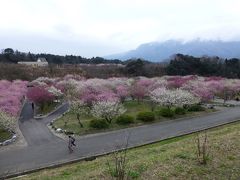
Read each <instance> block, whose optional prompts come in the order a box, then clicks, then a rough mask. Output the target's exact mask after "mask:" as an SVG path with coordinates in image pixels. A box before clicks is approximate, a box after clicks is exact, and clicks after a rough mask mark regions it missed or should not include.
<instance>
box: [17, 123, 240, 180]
mask: <svg viewBox="0 0 240 180" xmlns="http://www.w3.org/2000/svg"><path fill="white" fill-rule="evenodd" d="M239 129H240V122H237V123H233V124H230V125H225V126H222V127H218V128H215V129H212V130H209V131H207V134H208V142H209V147H210V148H209V149H210V158H209V160H208V163H207V165H202V164H199V163H198V161H197V157H196V143H195V142H196V134H192V135H187V136H183V137H179V138H174V139H170V140H165V141H161V142H159V143H155V144H152V145H146V146H143V147H139V148H134V149H131V150H128V151H127V169H128V174H129V176H130V179H142V180H145V179H147V180H156V179H184V180H185V179H199V180H200V179H204V180H205V179H206V180H208V179H209V180H212V179H217V180H225V179H231V180H237V179H239V178H240V174H239V172H240V153H239V149H240V131H239ZM108 162H110V163H111V162H113V155H107V156H103V157H99V158H97V159H95V160H93V161H82V162H78V163H75V164H71V165H65V166H63V167H60V168H55V169H49V170H42V171H39V172H37V173H33V174H29V175H26V176H23V177H21V178H20V179H23V180H29V179H35V180H37V179H39V180H40V179H41V180H48V179H49V180H50V179H51V180H60V179H61V180H67V179H69V180H70V179H71V180H72V179H73V180H74V179H76V180H78V179H83V180H88V179H95V180H100V179H102V180H108V179H111V176H110V173H109V170H108V169H109V168H108V165H107V163H108Z"/></svg>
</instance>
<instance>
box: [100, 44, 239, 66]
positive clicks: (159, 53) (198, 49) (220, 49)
mask: <svg viewBox="0 0 240 180" xmlns="http://www.w3.org/2000/svg"><path fill="white" fill-rule="evenodd" d="M177 53H181V54H187V55H192V56H196V57H201V56H218V57H221V58H240V41H201V40H193V41H189V42H182V41H178V40H168V41H165V42H150V43H146V44H142V45H140V46H138V47H137V48H136V49H135V50H130V51H127V52H124V53H119V54H113V55H109V56H105V58H107V59H120V60H128V59H132V58H142V59H145V60H149V61H153V62H162V61H164V60H168V59H169V58H170V57H171V56H172V55H174V54H177Z"/></svg>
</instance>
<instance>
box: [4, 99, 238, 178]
mask: <svg viewBox="0 0 240 180" xmlns="http://www.w3.org/2000/svg"><path fill="white" fill-rule="evenodd" d="M67 110H68V104H65V105H64V106H62V107H61V108H60V109H58V110H57V111H56V112H54V113H52V114H51V115H49V116H48V117H46V118H43V119H41V120H35V119H33V114H32V109H31V105H30V104H29V103H26V104H25V106H24V108H23V110H22V113H21V118H20V120H19V127H20V129H21V131H22V133H23V136H24V137H25V139H26V141H27V143H28V146H26V147H18V148H14V149H11V150H8V151H4V150H2V151H1V149H0V178H1V177H4V176H11V175H14V174H19V173H22V172H27V171H31V170H34V169H40V168H44V167H48V166H54V165H57V164H62V163H67V162H70V161H75V160H79V159H83V158H86V157H91V156H97V155H101V154H106V153H110V152H112V151H114V150H116V149H120V148H123V147H125V143H126V137H127V136H129V137H130V139H129V145H128V147H136V146H140V145H144V144H148V143H152V142H156V141H160V140H163V139H167V138H170V137H175V136H180V135H184V134H188V133H191V132H195V131H199V130H203V129H208V128H211V127H215V126H219V125H222V124H226V123H230V122H234V121H238V119H240V107H233V108H227V109H224V110H222V111H219V112H215V113H211V114H207V115H204V116H202V117H195V118H185V119H178V120H171V121H165V122H159V123H155V124H151V125H144V126H140V127H134V128H128V129H122V130H117V131H112V132H107V133H99V134H95V135H86V136H81V137H79V138H78V139H77V140H76V144H77V147H76V148H75V151H74V152H73V153H72V154H69V152H68V149H67V142H66V141H64V140H63V139H60V138H58V137H57V136H55V135H53V134H52V133H51V131H50V130H49V129H48V127H47V126H46V125H47V123H49V122H50V121H52V120H53V119H55V118H56V117H58V116H60V115H62V114H63V113H64V112H65V111H67Z"/></svg>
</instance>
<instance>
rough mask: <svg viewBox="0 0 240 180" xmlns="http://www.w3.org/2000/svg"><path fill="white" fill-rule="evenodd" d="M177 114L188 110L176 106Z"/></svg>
mask: <svg viewBox="0 0 240 180" xmlns="http://www.w3.org/2000/svg"><path fill="white" fill-rule="evenodd" d="M175 114H178V115H183V114H186V110H185V109H184V108H182V107H176V109H175Z"/></svg>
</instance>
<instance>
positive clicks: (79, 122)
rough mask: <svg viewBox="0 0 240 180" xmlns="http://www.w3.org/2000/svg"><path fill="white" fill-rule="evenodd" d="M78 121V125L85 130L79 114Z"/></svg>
mask: <svg viewBox="0 0 240 180" xmlns="http://www.w3.org/2000/svg"><path fill="white" fill-rule="evenodd" d="M77 120H78V124H79V125H80V127H81V128H83V124H82V122H81V120H80V115H79V114H77Z"/></svg>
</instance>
